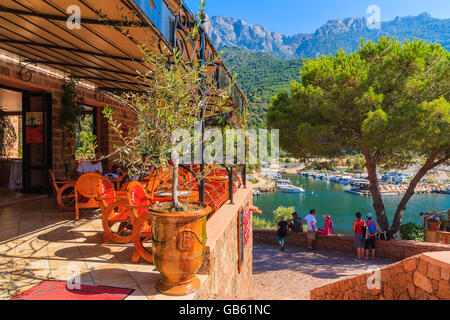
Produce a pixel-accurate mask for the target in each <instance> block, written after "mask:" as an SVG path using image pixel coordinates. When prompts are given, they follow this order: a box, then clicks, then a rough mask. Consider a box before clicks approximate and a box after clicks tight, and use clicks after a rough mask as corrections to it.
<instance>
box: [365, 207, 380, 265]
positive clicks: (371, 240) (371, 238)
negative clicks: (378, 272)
mask: <svg viewBox="0 0 450 320" xmlns="http://www.w3.org/2000/svg"><path fill="white" fill-rule="evenodd" d="M372 217H373V216H372V214H371V213H368V214H367V215H366V218H367V221H366V236H365V244H364V247H365V249H366V257H365V258H364V260H366V261H367V260H369V250H372V254H371V259H372V260H373V259H375V239H376V237H377V233H378V232H379V231H378V226H377V223H376V222H375V221H373V220H372Z"/></svg>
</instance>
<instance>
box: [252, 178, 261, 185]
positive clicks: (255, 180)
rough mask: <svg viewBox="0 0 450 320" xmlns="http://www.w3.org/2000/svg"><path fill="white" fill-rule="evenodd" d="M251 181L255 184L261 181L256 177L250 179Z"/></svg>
mask: <svg viewBox="0 0 450 320" xmlns="http://www.w3.org/2000/svg"><path fill="white" fill-rule="evenodd" d="M250 182H251V183H253V184H257V183H259V180H258V179H256V178H255V179H252V180H250Z"/></svg>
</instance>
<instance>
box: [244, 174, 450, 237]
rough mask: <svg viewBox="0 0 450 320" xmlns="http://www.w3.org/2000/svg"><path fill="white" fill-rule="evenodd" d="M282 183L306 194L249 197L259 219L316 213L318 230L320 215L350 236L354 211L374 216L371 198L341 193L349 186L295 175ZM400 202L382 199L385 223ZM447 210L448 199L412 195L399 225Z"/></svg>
mask: <svg viewBox="0 0 450 320" xmlns="http://www.w3.org/2000/svg"><path fill="white" fill-rule="evenodd" d="M283 179H290V180H291V181H292V183H293V184H294V185H296V186H300V187H302V188H303V189H305V190H306V192H305V193H303V194H290V193H282V192H276V193H266V194H263V195H262V196H260V197H253V202H254V205H255V206H257V207H259V209H260V210H262V211H263V217H264V218H266V219H272V212H273V210H275V209H276V208H278V207H279V206H285V207H295V210H296V211H297V212H298V213H299V216H300V217H301V218H304V217H305V215H306V214H307V213H308V212H309V210H310V209H316V211H317V214H316V218H317V220H318V221H317V223H318V226H319V227H323V225H324V221H325V219H324V218H323V215H325V214H326V215H330V216H331V218H332V220H333V223H334V228H335V231H336V233H341V234H347V235H350V234H352V224H353V221H354V217H355V213H356V212H357V211H359V212H361V213H362V214H363V215H365V214H366V213H368V212H371V213H372V214H374V210H373V207H372V197H367V196H359V195H356V194H351V193H347V192H344V190H345V189H350V188H351V186H350V185H348V186H344V185H342V184H336V183H331V182H329V181H326V180H318V179H313V178H309V177H303V176H299V175H297V174H285V175H283ZM400 199H401V195H400V196H385V197H383V200H384V205H385V208H386V212H387V214H388V217H389V223H391V222H392V219H393V216H394V214H395V210H396V208H397V204H398V203H399V202H400ZM447 209H450V195H447V194H435V193H431V194H415V195H413V196H412V198H411V199H410V200H409V202H408V205H407V209H406V212H405V214H404V216H403V223H408V222H416V223H422V218H421V216H420V215H419V213H420V212H429V211H432V210H437V211H443V210H447ZM374 216H375V214H374ZM289 218H290V217H289Z"/></svg>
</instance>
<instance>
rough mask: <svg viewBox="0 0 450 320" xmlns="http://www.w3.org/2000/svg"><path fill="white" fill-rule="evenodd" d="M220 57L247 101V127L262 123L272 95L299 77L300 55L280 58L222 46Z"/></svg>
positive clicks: (262, 124) (258, 125) (287, 86)
mask: <svg viewBox="0 0 450 320" xmlns="http://www.w3.org/2000/svg"><path fill="white" fill-rule="evenodd" d="M221 51H222V57H223V59H224V61H225V63H226V65H227V67H228V68H229V69H230V71H231V72H232V73H235V74H236V75H237V82H238V85H239V86H240V88H241V89H242V90H243V91H244V92H245V93H246V94H247V98H248V101H249V103H250V105H249V106H248V107H249V108H248V109H249V113H248V117H247V118H248V122H249V126H250V127H254V128H255V127H265V121H266V119H265V118H266V111H267V106H268V104H269V102H270V99H271V97H273V96H274V95H275V94H277V93H278V92H280V91H284V90H288V89H289V85H290V83H291V81H293V80H299V79H300V73H299V70H300V66H301V60H300V59H292V60H282V59H279V58H276V57H274V56H272V55H270V54H268V53H264V52H253V51H247V50H242V49H238V48H224V49H222V50H221Z"/></svg>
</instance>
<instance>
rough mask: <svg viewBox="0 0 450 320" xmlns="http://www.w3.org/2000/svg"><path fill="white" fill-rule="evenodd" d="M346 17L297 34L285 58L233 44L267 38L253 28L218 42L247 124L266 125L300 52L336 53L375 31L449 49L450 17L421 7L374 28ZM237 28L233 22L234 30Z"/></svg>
mask: <svg viewBox="0 0 450 320" xmlns="http://www.w3.org/2000/svg"><path fill="white" fill-rule="evenodd" d="M347 20H348V19H347ZM347 20H345V21H344V22H345V23H347V24H348V26H347V29H348V30H347V31H345V32H340V31H339V32H338V31H337V30H339V28H338V27H342V23H343V22H342V21H330V22H329V23H327V24H326V25H324V26H323V27H321V28H319V29H318V30H317V31H316V32H315V33H314V34H310V35H307V36H305V37H304V38H302V40H301V41H299V42H298V43H297V45H298V47H296V48H295V56H296V57H299V58H291V59H288V60H287V59H286V58H285V57H284V58H285V59H283V57H282V55H281V54H280V52H271V53H264V52H260V51H248V50H246V49H239V48H238V47H240V46H242V47H244V48H246V47H251V46H250V44H249V42H251V41H255V42H257V41H263V40H264V41H268V40H267V39H266V38H264V39H263V40H261V39H259V40H258V39H257V38H254V37H252V36H251V35H252V34H253V33H249V34H248V35H246V36H245V37H243V36H242V35H240V37H237V35H236V34H234V36H233V34H232V35H230V36H229V41H231V40H233V39H235V40H234V42H236V43H232V45H234V46H236V47H233V48H222V49H221V50H222V52H223V59H224V61H225V63H226V65H227V66H228V67H229V68H230V69H231V72H232V73H236V74H237V76H238V78H237V81H238V84H239V86H240V87H241V89H242V90H243V91H244V92H245V93H246V94H247V97H248V100H249V102H250V105H249V115H248V122H249V125H250V126H251V127H265V120H266V111H267V106H268V104H269V102H270V99H271V97H273V96H275V95H276V94H277V93H278V92H280V91H287V89H288V88H289V84H290V82H291V81H292V80H299V78H300V74H299V70H300V66H301V64H302V63H301V58H316V57H318V56H320V55H328V54H335V53H336V52H337V51H338V50H339V49H343V50H344V51H346V52H352V51H355V50H357V48H358V46H359V45H360V39H361V38H364V39H366V41H369V40H373V41H377V40H378V38H379V37H381V36H386V35H388V36H391V37H396V38H397V39H398V40H399V41H402V42H403V41H405V40H408V39H409V40H413V39H414V38H415V37H417V38H420V39H423V40H425V41H426V42H433V43H439V44H441V45H442V46H443V47H444V48H446V49H447V50H450V32H449V30H450V29H449V27H450V19H435V18H432V17H431V16H430V15H429V14H426V13H424V14H421V15H419V16H415V17H403V18H396V19H394V20H393V21H389V22H383V23H382V28H381V29H379V30H369V29H368V28H367V27H366V26H365V20H364V19H352V20H351V21H350V20H348V21H347ZM346 21H347V22H346ZM237 25H238V24H237ZM214 28H216V29H217V28H218V29H220V28H221V26H220V24H217V23H216V25H214ZM222 29H223V30H222V31H223V32H222V33H220V34H221V36H226V34H227V33H228V32H230V30H231V29H229V28H222ZM238 29H239V28H238ZM238 29H237V28H232V30H234V32H236V30H238ZM239 39H240V40H241V42H242V43H241V42H239V41H238V40H239ZM244 40H245V41H244ZM219 47H220V44H219Z"/></svg>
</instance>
